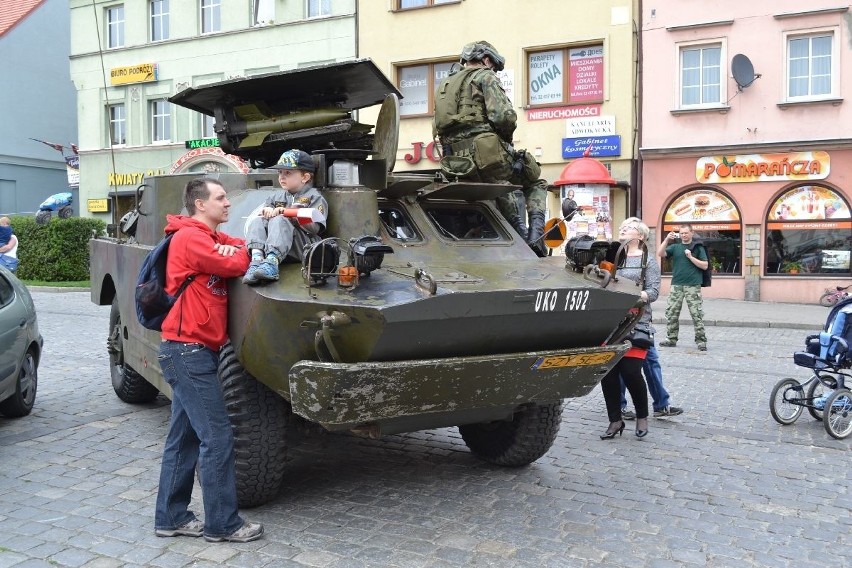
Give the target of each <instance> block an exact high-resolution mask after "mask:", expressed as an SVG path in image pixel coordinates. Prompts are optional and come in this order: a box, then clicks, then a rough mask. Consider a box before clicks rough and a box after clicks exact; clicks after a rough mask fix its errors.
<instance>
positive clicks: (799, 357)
mask: <svg viewBox="0 0 852 568" xmlns="http://www.w3.org/2000/svg"><path fill="white" fill-rule="evenodd" d="M850 343H852V298H850V299H847V300H844V301H842V302H838V303H837V305H835V306H834V308H832V310H831V312H830V313H829V314H828V318H827V319H826V323H825V327H824V329H823V331H822V332H821V333H818V334H816V335H810V336H808V337H807V338H806V339H805V351H799V352H797V353H794V354H793V362H794V363H795V364H796V365H798V366H800V367H805V368H808V369H810V370H811V377H810V379H808V381H806V382H805V383H804V384H802V383H800V382H799V381H797V380H796V379H792V378H790V379H782V380H781V381H779V382H778V384H776V385H775V388H774V389H772V395H771V397H770V408H769V409H770V412H771V414H772V417H773V418H774V419H775V420H776V421H777V422H779V423H780V424H785V425H787V424H792V423H793V422H795V421H796V419H798V418H799V416H800V415H801V413H802V410H803V409H804V408H807V409H808V412H809V413H810V414H811V416H813V417H814V418H816V419H817V420H822V421H823V425H824V426H825V430H826V432H828V433H829V435H831V436H832V437H834V438H838V439H840V438H845V437H846V436H848V435H849V434H850V433H852V391H850V390H849V388H848V387H847V383H846V380H847V379H850V378H852V374H850V371H849V369H850V368H852V353H850V352H849V344H850Z"/></svg>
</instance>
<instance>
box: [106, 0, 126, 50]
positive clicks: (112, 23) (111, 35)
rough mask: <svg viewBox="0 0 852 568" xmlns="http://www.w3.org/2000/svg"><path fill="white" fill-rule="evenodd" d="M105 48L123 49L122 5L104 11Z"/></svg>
mask: <svg viewBox="0 0 852 568" xmlns="http://www.w3.org/2000/svg"><path fill="white" fill-rule="evenodd" d="M106 16H107V17H106V21H107V47H108V48H114V47H124V4H118V5H116V6H110V7H109V8H107V10H106Z"/></svg>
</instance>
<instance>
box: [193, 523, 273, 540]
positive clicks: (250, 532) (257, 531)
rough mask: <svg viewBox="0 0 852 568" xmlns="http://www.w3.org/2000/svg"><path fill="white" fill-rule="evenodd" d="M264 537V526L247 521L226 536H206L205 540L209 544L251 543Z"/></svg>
mask: <svg viewBox="0 0 852 568" xmlns="http://www.w3.org/2000/svg"><path fill="white" fill-rule="evenodd" d="M261 536H263V525H262V524H260V523H250V522H248V521H245V522H244V523H243V526H241V527H240V528H238V529H237V530H235V531H234V532H232V533H231V534H228V535H225V536H207V535H204V540H206V541H207V542H225V541H227V542H251V541H253V540H257V539H259V538H260V537H261Z"/></svg>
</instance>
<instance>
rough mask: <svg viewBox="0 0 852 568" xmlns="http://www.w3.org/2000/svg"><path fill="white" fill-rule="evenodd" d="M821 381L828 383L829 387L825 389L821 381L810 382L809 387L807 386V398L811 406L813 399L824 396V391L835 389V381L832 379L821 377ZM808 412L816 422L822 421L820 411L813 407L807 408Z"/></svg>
mask: <svg viewBox="0 0 852 568" xmlns="http://www.w3.org/2000/svg"><path fill="white" fill-rule="evenodd" d="M823 380H825V381H828V383H829V386H828V387H826V386H825V385H824V384H823V383H822V381H819V380H814V381H811V384H810V386H808V394H807V398H808V400H809V401H810V402H811V404H813V401H814V399H815V398H819V397H821V396H825V391H827V390H829V389H835V388H837V381H835V380H834V379H833V377H827V376H825V375H823ZM808 412H809V413H810V415H811V416H813V417H814V418H815V419H816V420H822V410H818V409H816V408H814V407H813V406H808Z"/></svg>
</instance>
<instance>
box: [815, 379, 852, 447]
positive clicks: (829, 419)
mask: <svg viewBox="0 0 852 568" xmlns="http://www.w3.org/2000/svg"><path fill="white" fill-rule="evenodd" d="M838 400H840V401H841V402H840V403H838ZM835 403H838V404H842V407H840V408H836V407H835V406H834V405H835ZM822 420H823V425H824V426H825V431H826V432H828V434H829V436H831V437H832V438H837V439H838V440H842V439H843V438H846V437H847V436H849V434H852V391H850V390H849V389H837V390H836V391H834V392H833V393H832V394H831V396H829V397H828V399H827V400H826V401H825V410H824V411H823V413H822Z"/></svg>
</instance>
